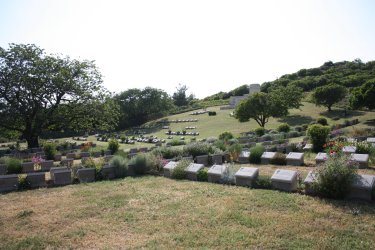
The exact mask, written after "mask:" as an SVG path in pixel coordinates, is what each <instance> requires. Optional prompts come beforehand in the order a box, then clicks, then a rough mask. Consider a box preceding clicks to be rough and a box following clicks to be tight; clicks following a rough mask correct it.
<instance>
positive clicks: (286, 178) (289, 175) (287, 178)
mask: <svg viewBox="0 0 375 250" xmlns="http://www.w3.org/2000/svg"><path fill="white" fill-rule="evenodd" d="M296 178H297V171H293V170H285V169H277V170H276V171H275V173H273V175H272V177H271V181H278V182H284V183H292V182H293V181H295V180H296Z"/></svg>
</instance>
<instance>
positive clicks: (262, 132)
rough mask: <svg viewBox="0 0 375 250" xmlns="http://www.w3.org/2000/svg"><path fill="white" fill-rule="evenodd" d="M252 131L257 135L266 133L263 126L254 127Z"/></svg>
mask: <svg viewBox="0 0 375 250" xmlns="http://www.w3.org/2000/svg"><path fill="white" fill-rule="evenodd" d="M254 132H255V134H256V135H257V136H262V135H264V134H265V133H266V130H265V128H262V127H260V128H256V129H255V130H254Z"/></svg>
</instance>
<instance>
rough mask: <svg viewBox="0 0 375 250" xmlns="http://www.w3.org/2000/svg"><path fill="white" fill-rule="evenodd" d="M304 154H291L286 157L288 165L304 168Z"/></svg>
mask: <svg viewBox="0 0 375 250" xmlns="http://www.w3.org/2000/svg"><path fill="white" fill-rule="evenodd" d="M303 156H304V155H303V153H298V152H290V153H289V154H288V155H287V156H286V164H287V165H293V166H302V165H303V164H304V160H303Z"/></svg>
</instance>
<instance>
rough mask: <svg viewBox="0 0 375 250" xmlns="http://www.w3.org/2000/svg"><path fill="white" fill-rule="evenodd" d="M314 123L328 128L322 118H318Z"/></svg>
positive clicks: (325, 120)
mask: <svg viewBox="0 0 375 250" xmlns="http://www.w3.org/2000/svg"><path fill="white" fill-rule="evenodd" d="M316 122H317V123H318V124H320V125H323V126H328V122H327V119H326V118H324V117H320V118H318V119H317V120H316Z"/></svg>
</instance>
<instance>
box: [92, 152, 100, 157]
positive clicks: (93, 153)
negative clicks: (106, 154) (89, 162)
mask: <svg viewBox="0 0 375 250" xmlns="http://www.w3.org/2000/svg"><path fill="white" fill-rule="evenodd" d="M91 156H92V157H100V156H102V152H100V151H94V152H91Z"/></svg>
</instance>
